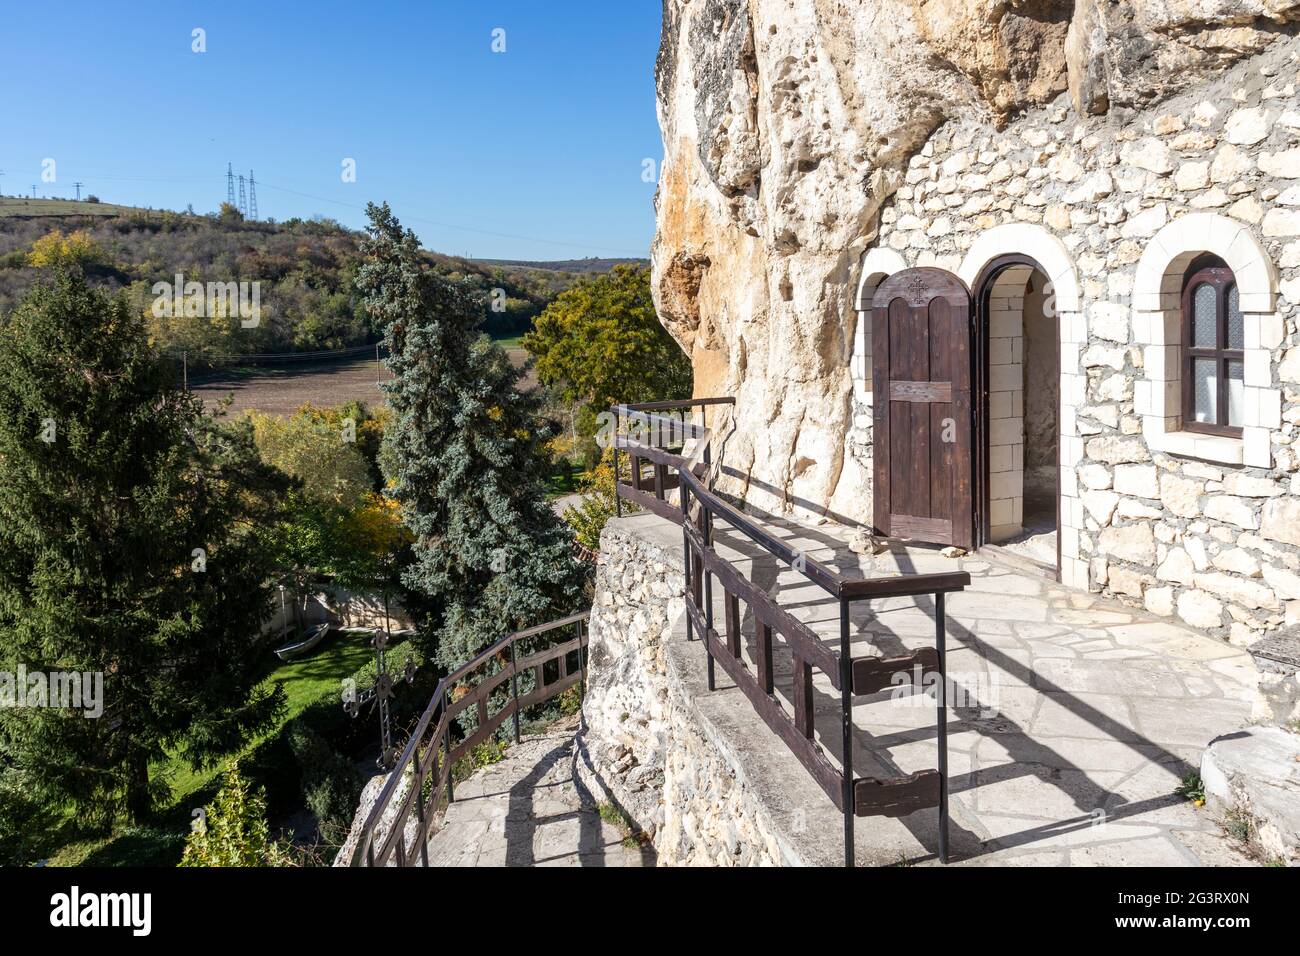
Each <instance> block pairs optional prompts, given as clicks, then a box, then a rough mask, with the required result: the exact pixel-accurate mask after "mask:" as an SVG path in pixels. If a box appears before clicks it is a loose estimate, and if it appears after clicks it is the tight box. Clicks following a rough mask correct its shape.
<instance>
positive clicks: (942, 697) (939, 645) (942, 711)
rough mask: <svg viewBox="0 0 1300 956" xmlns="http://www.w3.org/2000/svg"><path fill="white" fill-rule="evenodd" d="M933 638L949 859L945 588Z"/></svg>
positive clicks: (937, 602)
mask: <svg viewBox="0 0 1300 956" xmlns="http://www.w3.org/2000/svg"><path fill="white" fill-rule="evenodd" d="M934 642H935V649H936V650H937V651H938V653H939V714H938V717H939V734H938V737H939V862H940V863H947V862H948V667H947V660H946V658H947V648H946V646H945V645H946V644H947V627H946V625H945V623H944V616H943V592H942V591H939V592H937V593H936V594H935V596H934Z"/></svg>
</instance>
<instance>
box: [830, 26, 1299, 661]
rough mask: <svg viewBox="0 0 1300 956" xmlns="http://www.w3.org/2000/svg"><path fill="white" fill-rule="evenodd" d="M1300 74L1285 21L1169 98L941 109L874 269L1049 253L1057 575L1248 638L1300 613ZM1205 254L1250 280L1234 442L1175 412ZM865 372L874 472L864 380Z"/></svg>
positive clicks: (970, 270)
mask: <svg viewBox="0 0 1300 956" xmlns="http://www.w3.org/2000/svg"><path fill="white" fill-rule="evenodd" d="M1298 71H1300V43H1298V42H1297V41H1296V40H1295V39H1292V38H1287V39H1284V40H1279V41H1278V42H1277V43H1275V44H1274V45H1273V46H1272V47H1271V48H1270V49H1269V50H1268V52H1266V53H1264V54H1261V55H1260V56H1258V57H1255V58H1254V59H1252V60H1250V61H1248V62H1246V63H1243V64H1240V65H1238V66H1237V67H1234V68H1232V69H1230V70H1228V71H1226V72H1225V73H1224V74H1223V75H1222V76H1220V77H1219V78H1218V79H1216V80H1214V81H1212V82H1208V83H1204V84H1202V85H1200V86H1197V87H1194V88H1192V89H1191V90H1188V91H1187V92H1185V93H1183V94H1181V95H1179V96H1177V97H1174V98H1172V99H1170V100H1169V101H1167V102H1165V103H1163V104H1161V105H1160V107H1159V108H1157V109H1151V110H1149V111H1139V112H1128V111H1126V112H1123V113H1122V114H1112V115H1110V116H1108V117H1106V118H1104V119H1103V118H1082V119H1081V118H1080V117H1079V116H1078V115H1076V114H1073V113H1072V112H1071V111H1070V109H1069V108H1068V104H1065V103H1062V104H1057V105H1051V106H1048V107H1044V108H1039V109H1034V110H1031V111H1029V112H1028V113H1026V114H1025V115H1024V116H1023V117H1022V118H1020V119H1018V120H1016V121H1014V122H1012V123H1010V124H1008V125H1007V126H1006V127H1005V128H1004V129H1002V130H997V129H994V128H992V127H990V126H988V125H985V124H981V123H974V122H950V123H947V124H945V125H943V126H942V127H941V128H940V129H939V130H938V131H937V132H936V133H935V134H934V135H933V136H932V137H931V138H930V139H929V140H928V141H927V142H926V144H925V146H924V147H923V148H922V149H921V150H920V151H919V152H918V153H917V154H916V155H914V156H913V157H912V158H911V159H910V160H909V161H908V163H907V167H906V171H905V181H904V183H903V185H901V186H900V187H899V188H898V190H897V191H896V192H895V194H894V196H893V198H892V200H891V201H890V202H889V203H887V204H886V205H885V207H884V208H883V209H882V211H881V215H880V227H879V228H880V235H879V239H878V240H877V241H876V243H874V244H873V245H872V246H871V248H869V249H868V251H867V253H866V256H865V258H864V266H863V269H862V272H863V276H862V277H863V279H864V280H867V279H868V278H869V276H868V275H867V273H869V272H873V271H875V270H874V269H873V267H872V266H870V265H869V264H867V263H868V262H870V261H882V260H883V259H886V258H888V259H890V260H892V261H895V262H896V263H897V264H898V265H899V267H912V266H926V265H934V266H939V267H941V268H945V269H948V270H950V271H952V272H955V273H957V274H959V275H960V276H961V277H962V278H963V279H966V280H967V281H968V282H973V281H974V278H975V276H976V274H978V271H979V269H980V268H981V267H982V266H983V265H984V264H986V263H987V262H988V261H989V259H990V258H991V257H992V256H993V255H995V254H998V253H1001V252H1011V251H1018V252H1022V253H1024V254H1028V255H1031V256H1038V257H1041V259H1042V261H1043V262H1044V266H1045V267H1046V268H1048V270H1049V271H1051V272H1052V273H1053V274H1052V276H1051V278H1052V280H1053V284H1054V289H1053V294H1054V296H1055V298H1056V300H1057V301H1056V302H1055V308H1056V311H1057V313H1058V318H1059V321H1060V324H1061V345H1060V349H1061V351H1060V356H1061V359H1060V363H1061V379H1060V382H1061V385H1060V393H1061V409H1060V434H1061V440H1060V464H1061V466H1062V467H1061V494H1062V496H1063V500H1062V523H1063V526H1064V527H1063V531H1062V540H1061V550H1062V561H1063V568H1062V573H1063V579H1064V580H1065V581H1066V583H1069V584H1072V585H1074V586H1078V587H1088V588H1091V589H1092V590H1105V591H1108V592H1110V593H1112V594H1114V595H1116V596H1118V597H1120V598H1121V599H1123V600H1126V601H1128V602H1129V603H1133V604H1142V605H1145V606H1146V607H1147V608H1148V609H1150V610H1151V611H1154V612H1156V613H1159V614H1164V615H1177V616H1179V617H1181V618H1182V619H1183V620H1185V621H1187V622H1188V623H1189V624H1192V625H1194V626H1196V627H1200V628H1208V629H1219V630H1220V631H1221V633H1223V634H1225V635H1228V636H1230V637H1231V638H1232V639H1233V640H1234V641H1236V642H1241V643H1246V642H1249V641H1251V640H1252V639H1254V638H1256V637H1258V636H1259V635H1260V634H1261V633H1263V632H1265V631H1267V630H1270V629H1272V628H1275V627H1277V626H1279V625H1282V624H1286V623H1293V622H1295V621H1296V620H1297V619H1300V574H1298V573H1297V572H1298V571H1300V551H1298V550H1297V545H1300V474H1298V473H1297V464H1298V462H1300V456H1298V454H1297V449H1296V447H1295V442H1296V440H1297V438H1300V435H1297V431H1296V426H1297V423H1300V330H1298V329H1297V312H1296V308H1295V307H1296V304H1297V303H1300V98H1298V97H1297V93H1296V88H1297V80H1298V79H1300V77H1298V75H1297V74H1298ZM1054 250H1055V251H1054ZM1198 251H1209V252H1214V253H1217V254H1220V255H1222V256H1223V257H1224V258H1225V259H1226V260H1227V261H1228V263H1229V265H1230V266H1232V267H1233V268H1234V271H1235V273H1236V277H1237V280H1238V284H1239V287H1240V289H1241V292H1242V311H1243V313H1244V319H1245V322H1246V350H1245V351H1246V359H1245V376H1244V386H1245V387H1244V389H1243V394H1244V396H1245V408H1244V409H1243V416H1244V418H1243V423H1244V426H1245V427H1244V428H1243V437H1242V438H1240V439H1235V440H1232V439H1221V438H1216V437H1206V436H1199V435H1193V434H1192V433H1189V432H1184V431H1181V430H1180V424H1179V417H1178V407H1177V406H1178V397H1179V395H1180V391H1179V383H1178V376H1179V375H1180V374H1181V369H1180V366H1181V362H1180V360H1179V348H1178V342H1179V339H1178V335H1179V332H1180V324H1179V310H1178V303H1177V301H1176V300H1177V299H1178V294H1177V291H1176V290H1177V289H1178V285H1177V283H1178V282H1179V281H1180V280H1181V276H1182V270H1183V269H1185V267H1186V264H1187V262H1189V261H1190V259H1191V257H1192V256H1193V255H1195V254H1196V252H1198ZM1061 263H1063V264H1061ZM886 271H890V270H886ZM1067 272H1068V273H1069V274H1068V275H1067V274H1066V273H1067ZM876 281H877V282H878V279H877V280H876ZM1067 285H1068V286H1070V288H1066V286H1067ZM868 299H869V293H861V294H860V296H859V303H858V304H859V307H860V308H861V309H865V308H867V307H869V301H868ZM1066 300H1068V301H1066ZM859 316H860V324H859V332H858V338H859V342H860V344H859V347H858V348H859V351H860V352H863V353H865V354H867V355H869V354H870V343H869V341H868V342H863V341H861V340H862V338H863V335H864V333H865V335H866V336H869V335H870V331H869V329H866V328H865V325H866V323H865V321H864V320H865V319H866V318H867V317H868V316H869V313H867V312H860V313H859ZM854 374H855V376H856V377H858V378H859V383H858V387H857V388H856V389H855V391H854V397H853V417H852V421H853V427H852V428H851V429H850V431H851V434H850V440H849V446H850V448H851V449H852V459H853V462H854V467H856V468H858V469H860V471H861V473H862V479H861V480H862V481H863V482H864V483H865V482H867V481H869V477H870V469H871V455H872V445H871V434H870V432H871V423H872V418H871V409H872V406H871V400H872V395H871V389H870V381H869V380H867V379H866V378H864V377H863V369H862V367H861V366H858V367H855V368H854Z"/></svg>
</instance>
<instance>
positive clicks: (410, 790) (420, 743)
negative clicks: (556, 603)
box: [351, 613, 589, 866]
mask: <svg viewBox="0 0 1300 956" xmlns="http://www.w3.org/2000/svg"><path fill="white" fill-rule="evenodd" d="M588 617H589V614H587V613H583V614H574V615H572V616H570V617H566V618H563V619H561V620H558V621H552V622H550V623H549V624H542V625H540V626H539V627H532V628H528V629H527V630H523V631H516V632H515V633H514V634H511V635H509V636H508V637H504V638H502V639H501V640H499V641H497V642H496V643H495V644H493V645H492V646H491V647H489V648H488V649H487V650H485V651H483V652H482V653H481V654H479V655H478V656H477V657H475V658H474V659H473V660H472V661H469V662H468V663H466V664H463V665H461V666H460V667H458V668H456V670H454V671H452V672H451V673H450V674H448V675H447V676H446V677H444V678H443V679H442V680H441V681H440V682H439V683H438V687H437V689H436V690H435V691H434V693H433V698H432V699H431V700H430V701H429V706H428V707H427V708H426V709H425V711H424V713H423V714H422V715H421V716H420V720H419V722H418V723H417V724H416V726H415V730H414V731H413V732H412V733H411V738H410V740H409V741H408V742H407V744H406V748H405V749H404V750H403V751H402V755H401V756H400V757H399V758H398V760H397V766H396V767H394V768H393V772H392V773H391V774H390V775H389V777H388V782H387V783H386V784H385V785H384V789H383V790H382V791H381V792H380V794H379V798H378V799H377V800H376V801H375V806H374V808H373V809H372V810H371V811H370V814H369V816H367V817H366V822H365V823H364V824H363V826H362V830H361V834H360V836H359V839H358V842H357V846H356V849H355V851H354V852H353V854H352V859H351V864H352V865H353V866H392V865H396V866H428V865H429V853H428V844H429V837H430V836H431V835H432V832H433V830H432V827H433V823H434V820H435V818H436V817H437V813H438V811H439V809H440V808H441V806H442V804H443V800H444V797H445V800H446V802H447V803H450V802H452V801H453V800H454V799H455V785H454V782H453V780H452V768H453V767H454V766H455V765H456V761H458V760H460V758H461V757H464V756H465V755H466V754H468V753H469V752H470V751H471V750H473V749H474V748H475V747H477V746H478V745H479V744H481V743H483V742H485V741H486V740H488V739H489V738H490V737H491V736H492V735H493V734H495V733H496V732H497V730H498V729H500V727H501V726H502V725H503V724H504V723H505V722H506V721H507V720H510V721H513V723H514V738H515V741H516V742H518V741H519V715H520V713H521V711H523V710H524V709H526V708H528V707H532V706H534V705H536V704H541V703H545V702H546V701H548V700H550V699H551V698H553V697H555V696H557V695H558V694H561V693H563V692H564V691H565V690H568V689H569V688H570V687H572V686H574V685H575V684H577V685H579V692H580V693H581V684H582V681H583V677H584V675H585V673H586V667H587V663H586V647H587V642H586V637H585V634H584V629H583V624H584V623H585V622H586V621H587V619H588ZM561 629H566V630H568V631H570V632H571V633H572V635H573V636H572V637H569V638H568V639H567V640H564V641H562V642H560V643H558V644H555V645H553V646H550V647H546V648H543V649H541V650H531V651H530V650H529V649H528V645H530V644H532V643H534V642H535V641H537V640H539V639H541V638H542V637H543V636H545V635H549V634H551V633H552V632H554V631H558V630H561ZM517 649H522V650H523V651H524V652H525V653H524V656H519V655H518V653H517ZM553 662H554V665H553V666H548V665H552V663H553ZM493 665H494V666H495V670H492V671H491V672H490V673H488V674H486V675H481V674H480V672H482V671H484V670H486V669H488V668H489V667H490V666H493ZM528 671H532V672H533V674H534V677H533V686H532V688H531V689H530V690H528V691H526V692H525V693H524V694H523V695H520V693H519V675H521V674H524V673H527V672H528ZM476 677H477V678H478V680H477V682H471V679H472V678H476ZM507 681H508V682H509V688H508V689H507V686H506V683H507ZM494 704H495V705H498V706H497V707H496V709H493V705H494ZM471 707H473V708H475V711H476V718H477V719H476V720H475V722H474V729H473V730H472V731H471V732H470V733H469V734H468V735H467V736H466V737H464V738H463V739H461V740H460V741H458V742H456V743H453V742H452V724H451V722H452V720H453V719H454V718H455V717H456V716H457V715H459V714H461V713H464V712H465V711H466V710H468V709H469V708H471ZM394 805H396V808H395V809H392V808H393V807H394ZM390 811H391V819H390V820H385V817H386V816H389V815H390ZM412 816H414V818H415V821H416V825H415V826H414V828H413V832H412V833H410V834H408V833H407V830H408V828H409V827H410V824H411V819H412ZM381 824H382V825H383V826H384V827H386V829H384V830H383V832H382V833H378V831H379V830H380V827H381ZM377 833H378V835H377Z"/></svg>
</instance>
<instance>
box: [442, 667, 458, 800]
mask: <svg viewBox="0 0 1300 956" xmlns="http://www.w3.org/2000/svg"><path fill="white" fill-rule="evenodd" d="M450 690H451V688H450V687H449V688H447V689H446V690H444V691H443V692H442V712H443V713H444V714H446V713H447V709H448V705H447V702H448V701H449V700H450V695H449V694H448V691H450ZM442 742H443V745H444V746H445V747H446V748H447V758H446V759H447V802H448V803H453V802H454V801H455V800H456V791H455V788H454V785H453V781H452V779H451V778H452V772H451V771H452V769H453V768H452V765H451V718H450V717H448V718H447V729H446V730H445V731H443V734H442Z"/></svg>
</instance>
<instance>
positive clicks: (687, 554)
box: [677, 480, 708, 645]
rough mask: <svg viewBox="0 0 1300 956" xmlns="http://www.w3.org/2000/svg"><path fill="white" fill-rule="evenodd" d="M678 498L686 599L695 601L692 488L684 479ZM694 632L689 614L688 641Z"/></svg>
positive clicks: (687, 624) (687, 617)
mask: <svg viewBox="0 0 1300 956" xmlns="http://www.w3.org/2000/svg"><path fill="white" fill-rule="evenodd" d="M677 500H678V501H679V502H680V503H681V508H682V574H683V575H684V584H685V595H686V600H688V601H693V600H695V591H694V589H693V588H692V587H691V535H690V529H688V528H687V523H688V522H689V521H690V520H691V519H690V514H691V489H690V486H689V485H687V484H686V482H685V481H684V480H683V481H682V484H681V488H680V489H679V493H678V495H677ZM693 633H694V628H693V627H691V616H690V615H689V614H687V615H686V639H687V640H688V641H691V640H694V638H693V637H692V636H691V635H692V634H693ZM705 644H706V645H707V644H708V641H707V640H706V641H705Z"/></svg>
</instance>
